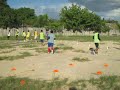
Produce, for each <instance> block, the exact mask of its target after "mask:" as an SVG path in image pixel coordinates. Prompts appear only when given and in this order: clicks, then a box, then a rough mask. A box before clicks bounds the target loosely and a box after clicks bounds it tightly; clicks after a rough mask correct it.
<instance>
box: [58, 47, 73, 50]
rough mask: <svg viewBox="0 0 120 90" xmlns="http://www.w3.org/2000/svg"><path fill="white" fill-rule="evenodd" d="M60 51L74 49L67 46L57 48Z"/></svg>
mask: <svg viewBox="0 0 120 90" xmlns="http://www.w3.org/2000/svg"><path fill="white" fill-rule="evenodd" d="M59 48H60V49H62V50H72V49H74V48H73V47H69V46H63V47H59Z"/></svg>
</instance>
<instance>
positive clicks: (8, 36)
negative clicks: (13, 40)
mask: <svg viewBox="0 0 120 90" xmlns="http://www.w3.org/2000/svg"><path fill="white" fill-rule="evenodd" d="M10 35H11V33H10V30H9V32H8V35H7V39H8V40H9V39H10Z"/></svg>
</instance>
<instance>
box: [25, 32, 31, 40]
mask: <svg viewBox="0 0 120 90" xmlns="http://www.w3.org/2000/svg"><path fill="white" fill-rule="evenodd" d="M29 39H30V31H29V30H28V32H27V36H26V40H27V41H28V40H29Z"/></svg>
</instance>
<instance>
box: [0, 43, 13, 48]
mask: <svg viewBox="0 0 120 90" xmlns="http://www.w3.org/2000/svg"><path fill="white" fill-rule="evenodd" d="M9 48H13V46H12V45H10V44H9V43H4V44H0V49H9Z"/></svg>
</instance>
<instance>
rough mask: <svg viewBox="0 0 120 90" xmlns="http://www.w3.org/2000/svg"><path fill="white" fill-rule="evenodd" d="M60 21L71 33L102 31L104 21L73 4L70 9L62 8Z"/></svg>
mask: <svg viewBox="0 0 120 90" xmlns="http://www.w3.org/2000/svg"><path fill="white" fill-rule="evenodd" d="M60 19H61V22H62V23H63V24H64V26H65V28H66V29H68V30H71V29H72V30H73V31H81V30H86V31H88V30H92V31H95V30H98V29H99V30H101V31H102V28H101V26H104V21H103V20H101V18H100V17H99V16H98V15H96V14H95V13H93V12H90V11H89V10H88V9H86V8H84V9H82V8H81V7H80V6H78V5H74V4H72V6H71V7H66V6H65V7H64V8H62V10H61V12H60Z"/></svg>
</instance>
